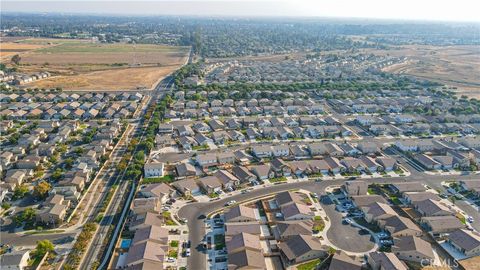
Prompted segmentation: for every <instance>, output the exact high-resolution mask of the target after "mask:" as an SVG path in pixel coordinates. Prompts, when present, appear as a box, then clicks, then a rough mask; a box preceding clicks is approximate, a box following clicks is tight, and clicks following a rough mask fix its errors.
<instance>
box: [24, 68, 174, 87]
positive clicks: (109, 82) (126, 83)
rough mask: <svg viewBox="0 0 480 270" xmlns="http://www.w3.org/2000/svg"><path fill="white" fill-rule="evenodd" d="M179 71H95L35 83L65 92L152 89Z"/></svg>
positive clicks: (127, 69) (35, 85)
mask: <svg viewBox="0 0 480 270" xmlns="http://www.w3.org/2000/svg"><path fill="white" fill-rule="evenodd" d="M176 69H177V66H169V67H136V68H124V69H112V70H104V71H94V72H90V73H85V74H79V75H75V76H55V77H52V78H49V79H45V80H41V81H38V82H35V83H33V84H32V85H31V86H32V87H33V86H34V87H38V88H46V89H48V88H54V87H62V88H63V89H65V90H135V89H138V88H148V89H150V88H151V87H153V85H154V84H155V83H156V82H157V81H158V80H159V79H160V78H163V77H165V76H166V75H168V74H169V73H171V72H173V71H174V70H176Z"/></svg>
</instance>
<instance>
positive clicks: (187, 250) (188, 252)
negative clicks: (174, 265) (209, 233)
mask: <svg viewBox="0 0 480 270" xmlns="http://www.w3.org/2000/svg"><path fill="white" fill-rule="evenodd" d="M185 257H190V249H189V248H187V249H186V250H185Z"/></svg>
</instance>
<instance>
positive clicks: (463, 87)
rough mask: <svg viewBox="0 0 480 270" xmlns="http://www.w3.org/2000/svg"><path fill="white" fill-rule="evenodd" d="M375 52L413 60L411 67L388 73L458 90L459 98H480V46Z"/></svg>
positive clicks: (396, 67)
mask: <svg viewBox="0 0 480 270" xmlns="http://www.w3.org/2000/svg"><path fill="white" fill-rule="evenodd" d="M371 52H372V53H376V54H379V53H380V54H387V53H388V54H390V55H396V56H407V57H409V59H410V60H409V61H408V62H407V63H403V64H398V65H393V66H390V67H387V68H385V69H384V71H387V72H392V73H397V74H408V75H412V76H415V77H418V78H424V79H429V80H432V81H437V82H440V83H444V84H446V85H449V86H452V87H457V89H456V91H457V92H458V94H459V95H467V96H470V97H477V98H478V97H480V76H479V74H480V46H447V47H431V46H416V47H413V46H412V47H405V48H403V49H399V50H386V51H378V50H377V51H371Z"/></svg>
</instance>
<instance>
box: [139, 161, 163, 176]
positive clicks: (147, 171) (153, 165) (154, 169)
mask: <svg viewBox="0 0 480 270" xmlns="http://www.w3.org/2000/svg"><path fill="white" fill-rule="evenodd" d="M163 169H164V164H163V162H147V163H145V165H144V166H143V171H144V175H145V178H148V177H162V176H163V173H164V172H163Z"/></svg>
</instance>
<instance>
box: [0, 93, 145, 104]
mask: <svg viewBox="0 0 480 270" xmlns="http://www.w3.org/2000/svg"><path fill="white" fill-rule="evenodd" d="M142 98H143V94H141V93H139V92H136V93H129V92H123V93H121V94H120V93H107V92H105V93H102V92H91V93H89V92H80V93H63V92H13V93H10V94H8V93H3V92H2V93H0V102H15V101H17V102H25V103H29V102H66V101H70V102H72V101H82V102H100V101H103V102H108V101H120V100H123V101H128V100H132V101H135V100H136V101H138V100H141V99H142Z"/></svg>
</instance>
